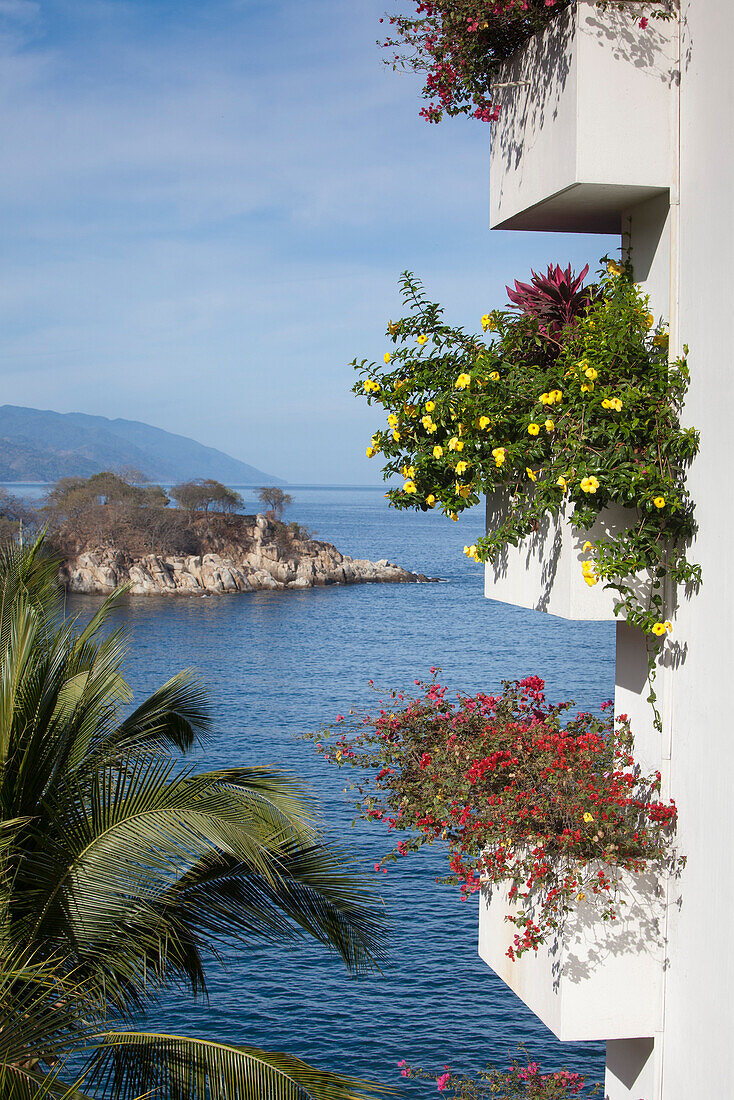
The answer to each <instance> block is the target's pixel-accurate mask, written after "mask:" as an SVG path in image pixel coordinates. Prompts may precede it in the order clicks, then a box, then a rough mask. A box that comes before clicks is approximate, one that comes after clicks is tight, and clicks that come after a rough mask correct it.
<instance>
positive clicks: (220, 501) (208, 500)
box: [170, 477, 244, 513]
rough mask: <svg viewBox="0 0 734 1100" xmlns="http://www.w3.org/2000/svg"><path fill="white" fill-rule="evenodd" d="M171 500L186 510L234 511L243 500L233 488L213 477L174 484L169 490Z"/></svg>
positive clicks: (242, 503) (240, 506)
mask: <svg viewBox="0 0 734 1100" xmlns="http://www.w3.org/2000/svg"><path fill="white" fill-rule="evenodd" d="M170 495H171V498H172V500H175V501H176V504H177V505H178V507H179V508H183V509H184V511H186V512H204V513H207V512H209V510H210V509H211V510H212V511H213V512H236V511H237V509H238V508H242V507H243V506H244V501H243V499H242V497H241V496H240V494H239V493H237V492H235V490H234V489H229V488H228V487H227V486H226V485H222V483H221V481H214V479H213V478H202V477H199V478H196V479H195V480H194V481H184V482H182V483H181V484H180V485H174V486H173V488H172V489H171V490H170Z"/></svg>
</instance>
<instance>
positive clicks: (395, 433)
mask: <svg viewBox="0 0 734 1100" xmlns="http://www.w3.org/2000/svg"><path fill="white" fill-rule="evenodd" d="M392 437H393V439H394V440H395V442H396V443H399V442H400V432H399V431H398V430H397V428H395V429H394V430H393V433H392Z"/></svg>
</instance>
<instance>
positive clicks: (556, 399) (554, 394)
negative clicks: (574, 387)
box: [548, 390, 563, 405]
mask: <svg viewBox="0 0 734 1100" xmlns="http://www.w3.org/2000/svg"><path fill="white" fill-rule="evenodd" d="M548 397H549V398H550V400H549V401H548V404H549V405H560V403H561V401H562V400H563V390H551V391H550V393H549V394H548Z"/></svg>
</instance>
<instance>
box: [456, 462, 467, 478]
mask: <svg viewBox="0 0 734 1100" xmlns="http://www.w3.org/2000/svg"><path fill="white" fill-rule="evenodd" d="M468 469H469V463H468V462H467V461H466V459H463V458H462V460H461V461H460V462H457V463H456V472H457V474H459V475H461V474H463V473H464V471H465V470H468Z"/></svg>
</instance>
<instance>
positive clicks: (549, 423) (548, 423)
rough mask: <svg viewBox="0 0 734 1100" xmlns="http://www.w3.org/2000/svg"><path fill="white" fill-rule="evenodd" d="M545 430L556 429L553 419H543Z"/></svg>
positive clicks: (552, 430) (551, 430)
mask: <svg viewBox="0 0 734 1100" xmlns="http://www.w3.org/2000/svg"><path fill="white" fill-rule="evenodd" d="M545 430H546V431H547V432H554V431H555V430H556V425H555V423H554V421H552V420H546V421H545Z"/></svg>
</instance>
